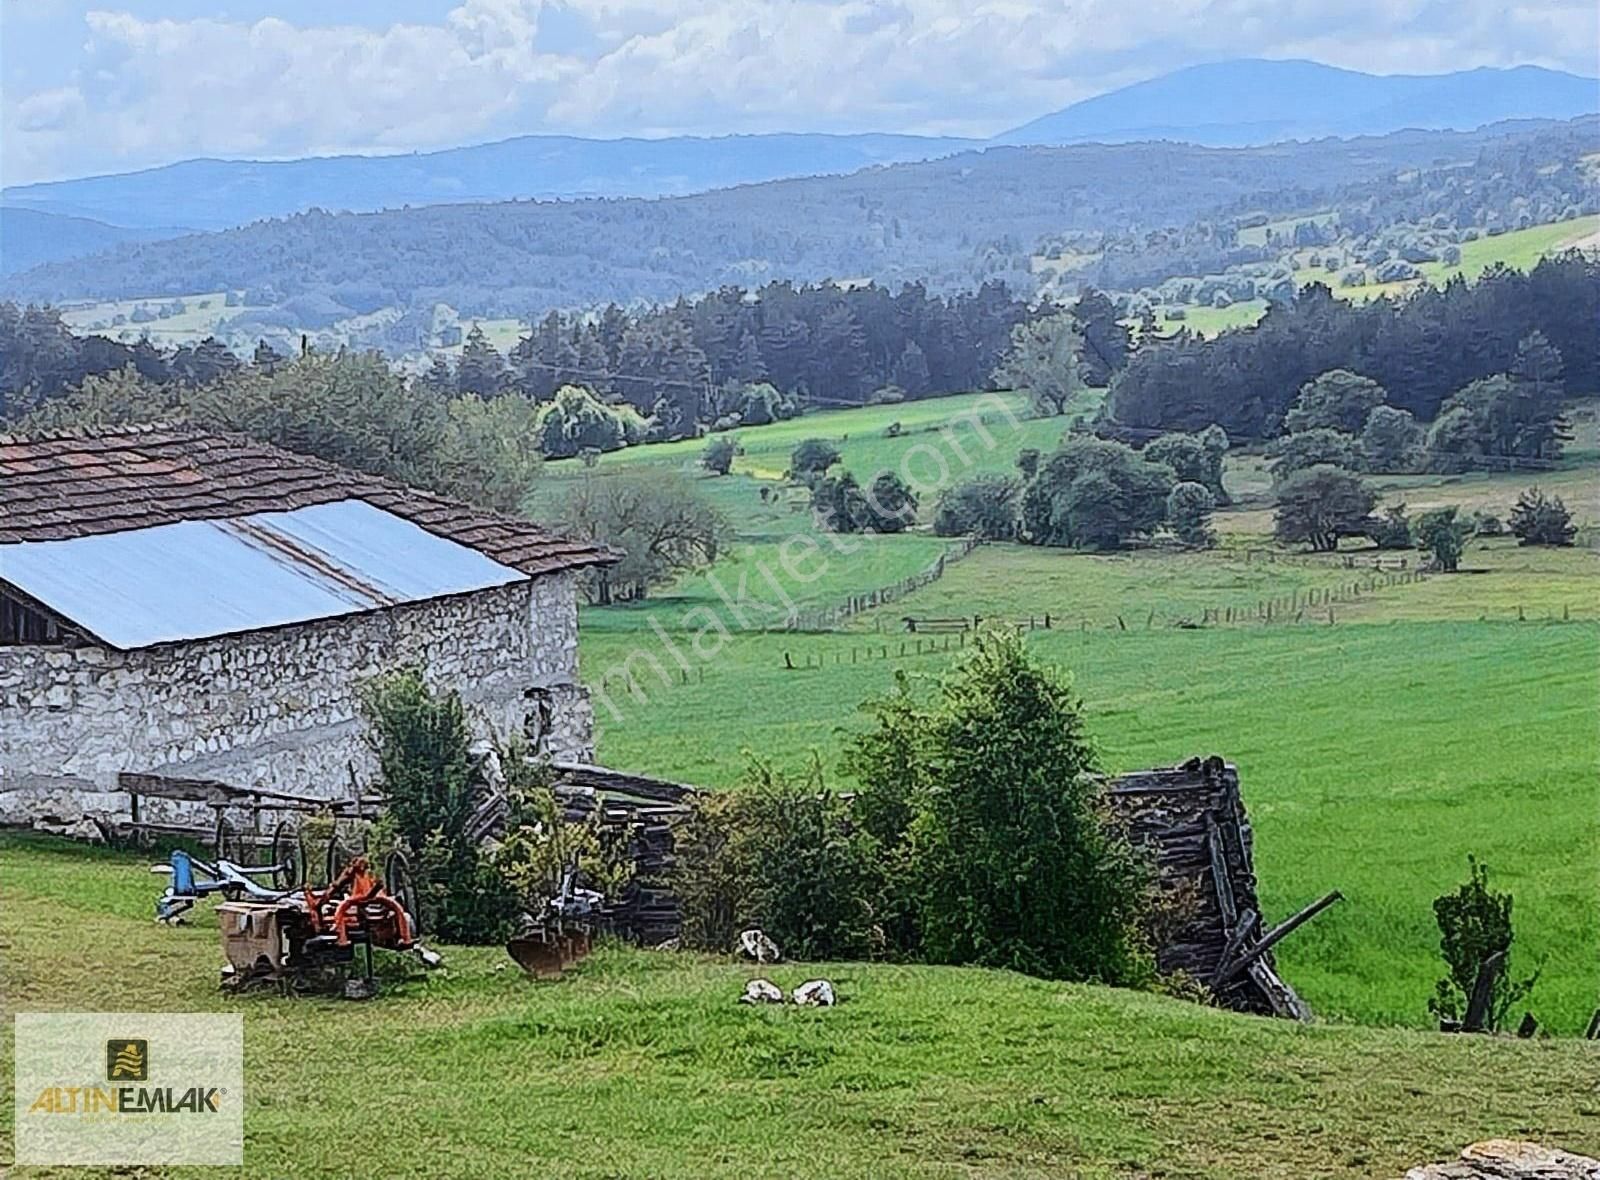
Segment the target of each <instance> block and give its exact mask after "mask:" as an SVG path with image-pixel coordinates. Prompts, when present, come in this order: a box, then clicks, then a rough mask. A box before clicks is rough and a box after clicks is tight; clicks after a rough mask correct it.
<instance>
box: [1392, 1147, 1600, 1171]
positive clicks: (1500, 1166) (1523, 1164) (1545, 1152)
mask: <svg viewBox="0 0 1600 1180" xmlns="http://www.w3.org/2000/svg"><path fill="white" fill-rule="evenodd" d="M1405 1180H1600V1159H1594V1158H1592V1157H1590V1156H1586V1155H1574V1154H1572V1153H1571V1152H1570V1151H1560V1150H1558V1149H1556V1148H1554V1147H1544V1146H1542V1145H1541V1144H1538V1143H1528V1142H1524V1141H1520V1140H1516V1139H1485V1140H1484V1141H1483V1142H1482V1143H1474V1144H1472V1146H1470V1147H1468V1148H1466V1149H1465V1150H1463V1151H1462V1153H1461V1158H1460V1160H1457V1161H1454V1162H1451V1163H1448V1164H1424V1165H1422V1166H1421V1167H1419V1168H1412V1169H1411V1170H1410V1171H1409V1172H1407V1173H1406V1175H1405Z"/></svg>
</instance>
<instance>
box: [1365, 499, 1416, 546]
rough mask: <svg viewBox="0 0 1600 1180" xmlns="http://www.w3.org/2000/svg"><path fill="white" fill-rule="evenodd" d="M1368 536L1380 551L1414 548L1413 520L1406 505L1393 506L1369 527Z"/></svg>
mask: <svg viewBox="0 0 1600 1180" xmlns="http://www.w3.org/2000/svg"><path fill="white" fill-rule="evenodd" d="M1367 536H1369V537H1371V538H1372V543H1373V544H1374V545H1376V546H1377V547H1378V548H1379V549H1409V548H1411V546H1412V537H1411V518H1410V517H1409V516H1407V515H1406V506H1405V505H1404V504H1391V505H1389V507H1388V508H1386V509H1384V513H1383V515H1382V516H1378V517H1374V518H1373V519H1372V522H1371V523H1370V524H1369V525H1368V526H1367Z"/></svg>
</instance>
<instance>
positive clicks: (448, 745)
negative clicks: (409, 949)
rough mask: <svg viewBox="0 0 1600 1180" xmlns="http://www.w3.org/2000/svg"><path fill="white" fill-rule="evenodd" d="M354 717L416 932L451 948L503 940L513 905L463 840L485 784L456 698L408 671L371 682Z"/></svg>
mask: <svg viewBox="0 0 1600 1180" xmlns="http://www.w3.org/2000/svg"><path fill="white" fill-rule="evenodd" d="M361 710H362V715H363V716H364V717H365V718H366V721H367V724H368V726H369V729H370V732H369V734H368V740H369V741H370V742H371V745H372V749H373V752H374V753H375V754H376V755H377V758H378V771H379V779H380V786H381V789H382V792H383V795H384V798H385V802H386V806H387V812H388V814H387V823H388V825H389V826H390V827H391V828H392V830H393V831H394V833H395V835H396V836H397V837H398V839H399V840H400V842H401V843H402V844H403V845H404V846H406V847H408V848H409V849H410V850H411V851H412V852H413V853H414V854H415V857H416V862H417V863H416V867H417V870H418V873H417V875H418V878H419V880H418V890H419V893H420V894H421V897H420V901H421V904H422V909H423V926H424V927H425V928H427V929H432V930H437V931H438V932H439V936H440V937H441V938H443V939H445V940H446V941H448V942H494V941H497V940H499V939H500V938H502V937H504V935H505V934H506V932H507V930H508V928H509V927H510V925H511V924H512V922H513V921H514V919H515V916H516V915H515V910H516V902H515V899H514V898H512V897H511V896H510V895H509V894H508V893H507V891H506V890H505V889H504V888H503V884H504V883H503V881H502V880H501V878H500V876H499V874H498V873H497V872H496V871H495V869H494V866H493V864H492V863H490V862H489V861H488V860H486V859H485V858H484V856H483V855H482V854H481V852H480V851H479V848H478V846H477V844H476V843H474V842H473V841H471V840H469V839H467V837H466V834H465V833H466V826H467V820H468V819H469V818H470V816H471V814H472V808H473V804H474V801H475V799H476V798H477V796H478V793H479V790H480V788H481V786H482V782H483V780H482V772H481V769H480V767H479V765H478V763H477V760H476V759H474V758H473V756H472V754H471V752H470V746H471V742H472V738H471V734H470V732H469V731H468V729H467V720H466V714H465V712H464V710H463V709H462V706H461V698H460V697H459V696H458V695H457V694H456V693H454V692H443V693H435V692H434V691H433V690H432V689H430V688H429V687H428V684H427V682H426V681H425V680H424V678H423V675H422V672H421V671H420V670H419V669H416V668H406V669H401V670H399V671H396V672H392V673H389V674H387V675H384V676H380V677H378V678H376V679H374V680H372V681H369V682H368V683H367V684H366V685H365V686H364V687H363V690H362V694H361Z"/></svg>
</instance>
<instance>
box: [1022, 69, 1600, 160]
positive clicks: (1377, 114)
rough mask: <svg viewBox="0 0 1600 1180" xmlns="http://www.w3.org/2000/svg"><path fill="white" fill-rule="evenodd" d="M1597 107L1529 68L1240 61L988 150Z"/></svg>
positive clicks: (1599, 103)
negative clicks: (1363, 68) (1377, 67)
mask: <svg viewBox="0 0 1600 1180" xmlns="http://www.w3.org/2000/svg"><path fill="white" fill-rule="evenodd" d="M1595 111H1600V81H1597V80H1596V79H1594V78H1582V77H1579V76H1578V75H1576V74H1567V73H1562V72H1561V71H1559V70H1546V69H1541V68H1539V67H1537V66H1517V67H1515V68H1513V69H1489V68H1482V69H1474V70H1461V71H1458V72H1456V73H1453V74H1364V73H1361V72H1359V71H1357V70H1341V69H1337V68H1335V67H1333V66H1325V65H1321V64H1319V63H1317V62H1312V61H1264V60H1261V59H1257V58H1245V59H1240V60H1236V61H1223V62H1214V63H1211V64H1208V65H1199V66H1191V67H1189V68H1187V69H1182V70H1177V71H1174V72H1173V73H1170V74H1163V75H1162V76H1161V77H1159V78H1152V79H1150V80H1149V81H1147V82H1139V83H1136V84H1134V85H1132V86H1124V87H1123V88H1121V89H1120V90H1113V91H1110V92H1109V93H1106V94H1101V95H1097V96H1095V97H1094V98H1087V99H1084V100H1083V101H1082V102H1077V103H1073V104H1072V105H1071V106H1069V107H1066V108H1064V109H1063V110H1060V111H1057V112H1055V113H1054V114H1051V115H1045V116H1044V117H1042V118H1039V119H1035V120H1033V121H1032V122H1031V123H1025V124H1023V125H1022V126H1021V127H1017V128H1015V129H1014V130H1011V131H1008V132H1006V133H1004V134H1003V135H1000V136H997V137H996V139H995V141H994V142H996V143H1005V144H1067V143H1082V142H1091V141H1092V142H1098V143H1128V142H1133V141H1136V140H1148V139H1173V140H1181V141H1183V142H1186V143H1198V144H1204V145H1207V146H1210V147H1246V146H1252V145H1258V144H1266V143H1276V142H1280V141H1282V140H1290V139H1318V138H1321V137H1323V136H1329V135H1337V136H1355V135H1384V134H1387V133H1389V132H1391V131H1399V130H1402V129H1405V128H1413V127H1414V128H1423V129H1433V130H1456V131H1466V130H1471V129H1472V128H1475V127H1481V126H1483V125H1484V124H1487V123H1494V122H1499V121H1501V120H1506V119H1571V118H1576V117H1577V116H1579V115H1586V114H1591V113H1593V112H1595Z"/></svg>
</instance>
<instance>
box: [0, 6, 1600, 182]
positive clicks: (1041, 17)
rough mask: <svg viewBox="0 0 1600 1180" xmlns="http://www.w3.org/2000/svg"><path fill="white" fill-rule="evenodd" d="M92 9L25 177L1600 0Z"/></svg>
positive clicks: (899, 88)
mask: <svg viewBox="0 0 1600 1180" xmlns="http://www.w3.org/2000/svg"><path fill="white" fill-rule="evenodd" d="M330 7H333V6H330ZM335 10H336V9H335ZM85 20H86V26H87V27H86V28H85V29H78V30H72V29H63V35H64V36H84V47H83V51H82V53H81V55H80V57H79V59H78V60H77V61H76V63H75V65H74V68H73V70H72V73H71V76H70V77H65V78H61V79H58V81H59V83H60V84H59V85H53V86H50V87H48V88H44V89H39V90H37V91H35V92H33V93H28V94H22V95H15V94H8V95H7V96H6V100H5V107H4V120H3V122H4V127H3V130H4V133H5V141H4V157H3V158H0V169H3V172H4V178H5V180H6V182H7V183H18V182H22V181H26V180H29V179H39V178H43V177H48V176H52V175H70V174H81V173H85V172H104V171H114V170H119V169H124V168H129V167H137V166H144V165H148V164H151V163H159V162H163V161H166V160H171V159H177V158H182V157H186V156H193V155H202V154H212V155H247V156H248V155H255V156H293V155H304V154H309V153H324V152H336V151H373V150H405V149H412V148H429V147H435V146H441V145H447V144H455V143H461V142H467V141H472V140H475V139H483V138H489V137H493V136H501V135H512V134H520V133H528V132H539V131H550V132H569V133H576V134H607V135H612V134H667V133H678V132H696V133H712V134H715V133H720V132H729V131H756V130H900V131H921V132H931V133H967V134H987V133H990V132H992V131H995V130H998V129H1000V128H1002V127H1004V126H1008V125H1011V124H1014V123H1018V122H1021V121H1023V120H1025V119H1028V118H1031V117H1033V116H1035V115H1038V114H1041V113H1043V112H1044V111H1046V110H1050V109H1054V108H1056V107H1059V106H1062V105H1064V104H1066V103H1068V102H1071V101H1073V100H1075V99H1078V98H1082V97H1085V96H1086V95H1089V94H1093V93H1096V92H1098V91H1101V90H1104V89H1107V88H1109V87H1112V86H1116V85H1121V84H1123V83H1125V82H1129V81H1133V80H1136V79H1138V78H1141V77H1147V76H1150V75H1153V74H1156V73H1160V72H1162V71H1164V70H1168V69H1172V68H1175V67H1177V66H1181V65H1185V64H1190V63H1192V62H1195V61H1203V60H1213V59H1216V58H1220V57H1229V56H1252V55H1260V56H1276V57H1289V56H1306V57H1313V58H1317V59H1319V60H1324V61H1329V62H1331V63H1333V64H1336V65H1345V66H1351V67H1356V68H1363V69H1377V70H1388V71H1403V72H1430V71H1438V70H1446V69H1458V68H1462V67H1464V66H1471V65H1506V64H1513V63H1516V62H1522V61H1534V62H1538V63H1540V64H1547V65H1553V66H1561V67H1565V68H1569V69H1577V70H1579V71H1581V72H1587V71H1589V70H1592V61H1591V60H1590V59H1591V58H1592V53H1593V45H1594V43H1595V34H1596V21H1597V18H1596V14H1595V11H1594V8H1593V5H1592V3H1589V2H1587V0H1579V2H1575V3H1573V2H1567V0H1558V2H1554V3H1541V4H1539V5H1537V6H1531V5H1530V6H1524V7H1510V8H1508V7H1507V6H1505V5H1504V4H1502V3H1499V2H1497V0H1463V2H1457V3H1443V2H1442V0H1168V2H1167V3H1166V4H1164V5H1162V6H1161V7H1160V8H1159V10H1157V9H1152V8H1150V7H1149V6H1148V5H1136V4H1130V3H1128V2H1127V0H1035V2H1028V0H978V2H976V3H974V2H973V0H694V2H692V3H691V2H689V0H462V2H461V3H459V4H458V5H457V6H456V7H455V8H453V9H451V10H450V11H448V12H447V13H446V15H445V16H444V17H443V19H442V20H440V21H438V22H437V23H432V24H421V23H413V24H406V23H398V24H393V25H391V26H389V27H387V28H371V27H358V26H339V25H323V26H306V25H295V24H291V23H289V22H287V21H285V20H281V19H275V18H267V19H262V20H258V21H255V22H253V23H249V22H239V21H223V20H214V19H194V20H172V19H144V18H141V17H138V16H135V15H133V14H130V13H126V12H110V11H93V12H90V13H89V14H88V15H87V17H86V18H85ZM85 34H86V36H85Z"/></svg>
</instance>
